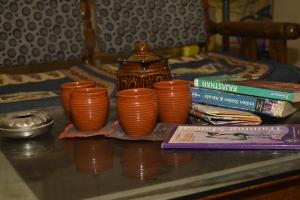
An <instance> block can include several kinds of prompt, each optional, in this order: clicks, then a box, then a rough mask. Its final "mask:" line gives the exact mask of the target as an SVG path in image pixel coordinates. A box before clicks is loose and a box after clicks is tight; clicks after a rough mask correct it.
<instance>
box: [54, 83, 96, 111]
mask: <svg viewBox="0 0 300 200" xmlns="http://www.w3.org/2000/svg"><path fill="white" fill-rule="evenodd" d="M95 86H96V82H95V81H89V80H85V81H77V82H67V83H63V84H62V85H61V88H60V93H61V94H60V95H61V96H60V97H61V102H62V106H63V109H64V111H65V114H66V115H67V116H68V117H69V115H70V94H71V92H72V91H73V90H75V89H80V88H88V87H95Z"/></svg>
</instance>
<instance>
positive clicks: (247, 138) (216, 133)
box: [161, 124, 300, 149]
mask: <svg viewBox="0 0 300 200" xmlns="http://www.w3.org/2000/svg"><path fill="white" fill-rule="evenodd" d="M161 147H162V148H165V149H169V148H170V149H300V124H280V125H259V126H229V125H228V126H206V125H205V126H200V125H179V126H177V127H176V128H174V130H173V131H172V132H170V133H169V135H168V136H167V137H166V138H165V140H164V141H163V143H162V144H161Z"/></svg>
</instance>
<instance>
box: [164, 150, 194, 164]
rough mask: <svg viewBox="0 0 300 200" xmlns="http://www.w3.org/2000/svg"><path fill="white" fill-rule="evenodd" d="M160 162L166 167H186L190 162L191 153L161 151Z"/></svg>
mask: <svg viewBox="0 0 300 200" xmlns="http://www.w3.org/2000/svg"><path fill="white" fill-rule="evenodd" d="M162 160H163V162H164V164H166V165H168V166H171V167H174V168H179V167H180V166H183V165H186V164H188V163H190V162H191V161H192V153H191V152H183V151H182V152H181V151H178V152H172V151H163V152H162Z"/></svg>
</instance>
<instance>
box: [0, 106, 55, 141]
mask: <svg viewBox="0 0 300 200" xmlns="http://www.w3.org/2000/svg"><path fill="white" fill-rule="evenodd" d="M52 124H53V119H52V117H51V116H50V115H49V114H48V113H46V112H44V111H36V110H30V111H20V112H13V113H8V114H4V115H2V116H0V135H2V136H4V137H13V138H17V137H33V136H36V135H40V134H42V133H44V132H46V131H48V130H49V129H50V128H51V126H52Z"/></svg>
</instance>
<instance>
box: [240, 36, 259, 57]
mask: <svg viewBox="0 0 300 200" xmlns="http://www.w3.org/2000/svg"><path fill="white" fill-rule="evenodd" d="M240 48H241V53H242V55H243V56H245V57H247V58H251V59H257V49H256V39H255V38H251V37H243V38H241V47H240Z"/></svg>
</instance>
